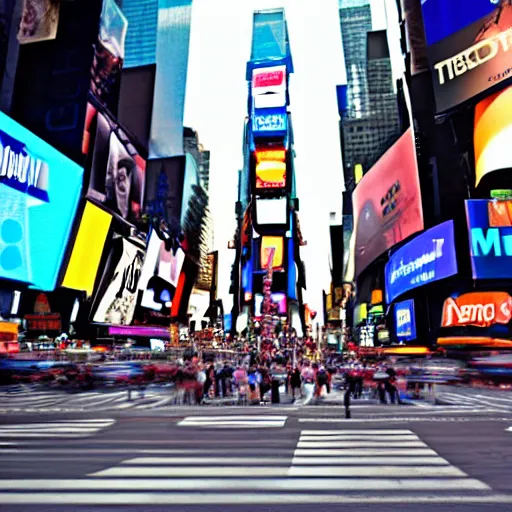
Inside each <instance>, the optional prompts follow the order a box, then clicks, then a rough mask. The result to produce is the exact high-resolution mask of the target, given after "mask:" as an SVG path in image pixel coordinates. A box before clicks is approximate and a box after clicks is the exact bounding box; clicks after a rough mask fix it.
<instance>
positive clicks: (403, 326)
mask: <svg viewBox="0 0 512 512" xmlns="http://www.w3.org/2000/svg"><path fill="white" fill-rule="evenodd" d="M395 326H396V337H397V339H398V341H400V342H401V341H410V340H414V339H415V338H416V318H415V314H414V300H413V299H409V300H404V301H402V302H397V303H396V304H395Z"/></svg>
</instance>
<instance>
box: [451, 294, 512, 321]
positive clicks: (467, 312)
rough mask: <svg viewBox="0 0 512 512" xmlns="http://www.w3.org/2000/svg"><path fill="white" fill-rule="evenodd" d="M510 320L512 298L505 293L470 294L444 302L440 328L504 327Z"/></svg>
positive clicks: (511, 315)
mask: <svg viewBox="0 0 512 512" xmlns="http://www.w3.org/2000/svg"><path fill="white" fill-rule="evenodd" d="M511 318H512V297H511V296H510V295H509V294H508V293H507V292H472V293H465V294H463V295H461V296H459V297H456V298H452V297H449V298H448V299H446V300H445V301H444V305H443V316H442V320H441V327H462V326H465V325H474V326H477V327H489V326H491V325H493V324H505V325H506V324H508V323H509V322H510V320H511Z"/></svg>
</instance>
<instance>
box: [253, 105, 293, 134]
mask: <svg viewBox="0 0 512 512" xmlns="http://www.w3.org/2000/svg"><path fill="white" fill-rule="evenodd" d="M287 130H288V113H287V112H286V108H285V107H283V108H265V109H258V110H256V109H255V110H254V113H253V115H252V133H253V136H254V137H264V136H265V137H284V136H285V135H286V133H287Z"/></svg>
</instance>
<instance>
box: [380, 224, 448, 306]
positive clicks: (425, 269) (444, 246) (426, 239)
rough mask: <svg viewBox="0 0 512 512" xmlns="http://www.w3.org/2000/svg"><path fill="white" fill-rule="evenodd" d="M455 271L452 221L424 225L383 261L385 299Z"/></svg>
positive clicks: (389, 299) (392, 297)
mask: <svg viewBox="0 0 512 512" xmlns="http://www.w3.org/2000/svg"><path fill="white" fill-rule="evenodd" d="M455 274H457V255H456V251H455V236H454V226H453V221H452V220H449V221H447V222H443V223H442V224H439V225H438V226H435V227H433V228H431V229H428V230H427V231H425V232H424V233H422V234H421V235H419V236H417V237H416V238H415V239H414V240H411V241H410V242H408V243H406V244H405V245H404V246H402V247H400V249H398V250H397V251H396V252H395V253H394V254H393V255H391V256H390V258H389V262H388V263H387V264H386V269H385V280H386V302H387V303H388V304H389V303H391V302H392V301H393V300H394V299H395V298H396V297H398V296H399V295H402V294H403V293H405V292H407V291H409V290H413V289H414V288H417V287H418V286H423V285H425V284H428V283H432V282H434V281H438V280H439V279H445V278H446V277H450V276H453V275H455Z"/></svg>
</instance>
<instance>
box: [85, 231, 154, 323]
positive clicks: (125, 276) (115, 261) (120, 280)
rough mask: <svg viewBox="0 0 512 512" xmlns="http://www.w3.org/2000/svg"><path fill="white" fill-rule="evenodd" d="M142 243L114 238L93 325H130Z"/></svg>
mask: <svg viewBox="0 0 512 512" xmlns="http://www.w3.org/2000/svg"><path fill="white" fill-rule="evenodd" d="M143 247H144V243H143V241H141V240H138V239H137V240H134V239H128V238H125V237H123V236H120V235H117V234H116V235H115V236H114V240H113V242H112V248H111V251H110V254H109V257H108V261H107V265H106V267H105V271H104V273H103V277H102V280H101V284H100V286H99V289H98V292H97V293H96V297H95V303H94V305H93V311H94V314H93V319H92V320H93V322H95V323H101V324H111V325H130V324H131V322H132V319H133V315H134V313H135V307H136V305H137V290H138V284H139V278H140V274H141V271H142V263H143V260H144V248H143Z"/></svg>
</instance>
